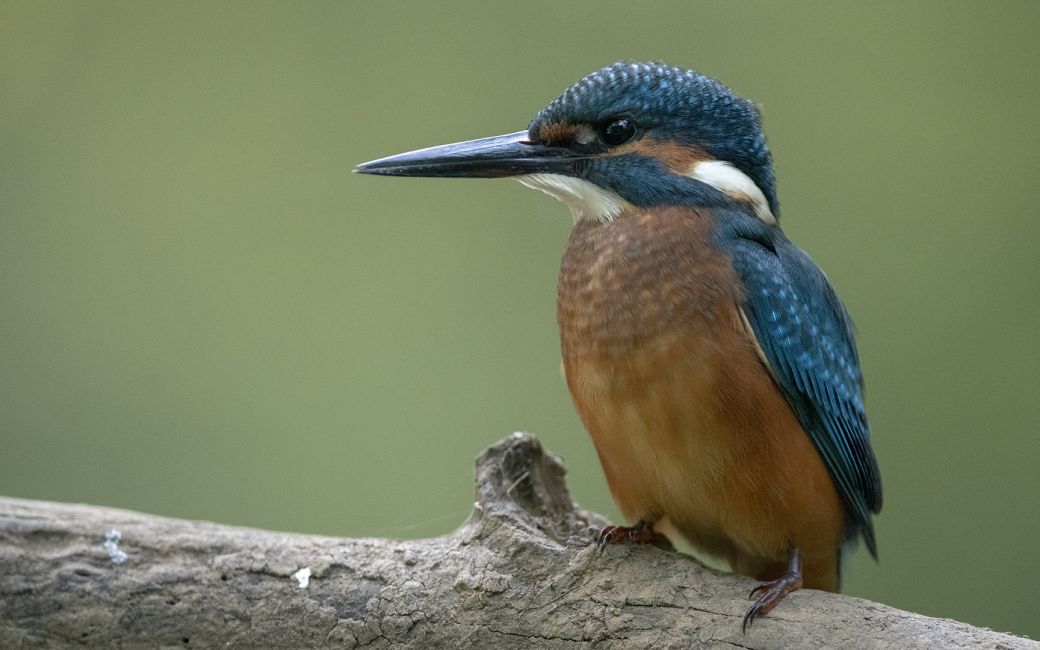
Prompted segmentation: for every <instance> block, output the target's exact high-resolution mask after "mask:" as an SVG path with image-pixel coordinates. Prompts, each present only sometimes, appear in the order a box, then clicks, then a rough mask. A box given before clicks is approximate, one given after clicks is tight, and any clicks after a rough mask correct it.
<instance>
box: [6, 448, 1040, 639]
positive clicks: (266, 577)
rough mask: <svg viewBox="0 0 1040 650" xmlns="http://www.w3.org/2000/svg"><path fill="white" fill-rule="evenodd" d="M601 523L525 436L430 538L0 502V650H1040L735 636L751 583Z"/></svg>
mask: <svg viewBox="0 0 1040 650" xmlns="http://www.w3.org/2000/svg"><path fill="white" fill-rule="evenodd" d="M604 524H605V522H604V520H603V519H602V517H600V516H598V515H595V514H593V513H589V512H586V511H584V510H581V509H580V508H579V507H577V506H576V505H575V504H574V503H573V502H572V501H571V498H570V495H569V494H568V491H567V488H566V485H565V483H564V467H563V464H562V463H561V462H560V460H559V459H558V458H556V457H555V456H553V455H552V454H550V453H548V452H545V451H543V449H542V447H541V445H540V444H539V442H538V441H537V439H535V438H534V437H533V436H531V435H528V434H514V435H512V436H510V437H508V438H506V439H504V440H502V441H501V442H499V443H497V444H495V445H493V446H492V447H490V448H488V449H487V450H486V451H485V452H484V453H483V454H481V456H480V458H479V459H478V460H477V482H476V503H475V504H474V507H473V512H472V514H471V515H470V517H469V519H468V520H467V521H465V522H464V523H463V524H462V525H461V526H460V527H459V528H458V530H456V531H455V532H454V533H452V534H450V535H447V536H445V537H438V538H434V539H425V540H417V541H397V540H388V539H341V538H332V537H319V536H313V535H299V534H291V533H279V532H271V531H264V530H255V529H249V528H239V527H233V526H224V525H219V524H213V523H207V522H197V521H184V520H178V519H169V518H165V517H156V516H152V515H147V514H140V513H135V512H128V511H125V510H116V509H112V508H101V507H94V506H85V505H68V504H61V503H49V502H42V501H28V500H22V499H11V498H0V647H2V648H17V647H54V646H65V645H88V646H104V647H116V646H123V647H167V648H173V647H178V648H192V647H203V648H209V647H217V646H220V647H241V648H251V647H267V648H271V647H275V648H278V647H285V648H290V647H291V648H305V647H345V648H360V647H366V648H459V647H471V648H550V649H552V648H560V649H564V648H566V649H574V648H690V647H719V648H722V647H725V648H732V647H737V648H778V647H800V648H808V647H812V648H900V649H902V648H913V647H929V648H994V649H1002V650H1009V649H1012V648H1015V649H1017V648H1033V649H1037V648H1040V644H1038V643H1036V642H1034V641H1031V640H1029V639H1025V638H1020V637H1015V636H1010V635H1007V634H1000V633H997V632H993V631H990V630H987V629H980V628H977V627H973V626H971V625H967V624H964V623H958V622H956V621H951V620H946V619H936V618H929V617H926V616H921V615H919V614H913V613H910V612H905V611H900V610H897V609H893V608H891V607H887V606H885V605H882V604H879V603H873V602H869V601H866V600H862V599H859V598H851V597H848V596H842V595H837V594H828V593H823V592H818V591H811V590H805V591H799V592H796V593H794V594H792V595H791V596H789V597H788V598H787V599H786V600H785V601H784V602H783V604H782V605H781V606H780V607H779V608H777V609H776V610H774V612H773V613H771V614H770V615H769V616H767V617H765V618H763V619H760V620H759V621H757V622H756V623H755V624H754V626H753V627H752V628H751V629H750V630H749V631H748V633H747V634H743V633H742V632H741V628H740V622H741V617H742V616H743V615H744V612H745V611H746V609H747V607H748V606H749V601H748V599H747V598H748V592H749V591H750V590H751V588H752V587H753V586H754V584H755V583H754V582H753V581H751V580H749V579H747V578H743V577H739V576H733V575H728V574H723V573H719V572H716V571H713V570H711V569H709V568H707V567H705V566H703V565H702V564H700V563H699V562H697V561H696V560H695V559H693V558H691V557H689V556H686V555H683V554H680V553H677V552H674V551H666V550H661V549H658V548H653V547H631V546H612V547H609V548H607V549H606V550H605V552H602V553H601V552H599V551H598V550H597V548H596V546H595V545H594V544H593V539H594V535H595V533H596V532H597V531H598V530H599V528H600V527H602V526H603V525H604Z"/></svg>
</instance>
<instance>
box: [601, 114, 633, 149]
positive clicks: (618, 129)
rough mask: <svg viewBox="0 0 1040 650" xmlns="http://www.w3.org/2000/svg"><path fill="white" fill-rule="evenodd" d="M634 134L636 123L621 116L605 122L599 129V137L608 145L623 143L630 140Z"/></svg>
mask: <svg viewBox="0 0 1040 650" xmlns="http://www.w3.org/2000/svg"><path fill="white" fill-rule="evenodd" d="M635 134H636V123H635V122H633V121H632V120H628V119H625V118H623V117H622V118H619V119H616V120H614V121H613V122H607V123H606V124H604V125H603V126H601V127H600V129H599V137H600V138H601V139H602V140H603V142H604V143H605V144H606V145H607V146H609V147H616V146H618V145H619V144H624V143H626V142H628V141H629V140H631V139H632V137H633V136H635Z"/></svg>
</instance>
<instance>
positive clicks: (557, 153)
mask: <svg viewBox="0 0 1040 650" xmlns="http://www.w3.org/2000/svg"><path fill="white" fill-rule="evenodd" d="M579 159H580V157H578V156H576V155H575V154H574V152H573V151H571V150H569V149H566V148H563V147H547V146H545V145H541V144H537V143H533V142H530V141H528V139H527V131H517V132H516V133H509V134H507V135H496V136H494V137H492V138H481V139H479V140H469V141H467V142H456V143H455V144H445V145H441V146H439V147H430V148H428V149H419V150H417V151H409V152H408V153H402V154H397V155H396V156H389V157H387V158H380V159H379V160H373V161H371V162H367V163H361V164H360V165H358V166H357V168H355V169H354V171H355V172H358V173H361V174H376V175H379V176H436V177H469V178H502V177H504V176H521V175H525V174H544V173H556V174H568V173H569V172H572V171H573V169H574V163H575V162H576V161H577V160H579Z"/></svg>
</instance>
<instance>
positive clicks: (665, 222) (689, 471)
mask: <svg viewBox="0 0 1040 650" xmlns="http://www.w3.org/2000/svg"><path fill="white" fill-rule="evenodd" d="M356 171H357V172H361V173H365V174H376V175H383V176H426V177H476V178H502V177H511V178H515V179H516V180H518V181H520V182H521V183H523V184H524V185H526V186H528V187H531V188H535V189H538V190H541V191H542V192H545V193H546V194H549V195H551V196H553V197H555V198H557V199H559V200H560V201H561V202H563V203H564V204H565V205H566V206H567V207H568V208H569V209H570V212H571V216H572V217H573V221H574V225H573V229H572V230H571V234H570V238H569V240H568V242H567V245H566V250H565V252H564V254H563V259H562V262H561V265H560V276H559V281H558V284H557V303H556V307H557V320H558V324H559V329H560V343H561V352H562V356H563V367H564V373H565V375H566V382H567V386H568V388H569V390H570V393H571V396H572V398H573V401H574V405H575V407H576V409H577V411H578V414H579V415H580V417H581V420H582V423H583V424H584V426H585V428H586V429H587V431H588V433H589V434H590V436H591V438H592V441H593V443H594V445H595V448H596V452H597V454H598V456H599V459H600V463H601V465H602V467H603V471H604V473H605V475H606V479H607V483H608V485H609V487H610V491H611V494H612V496H613V498H614V501H615V502H616V503H617V505H618V508H619V509H620V511H621V513H622V514H623V515H624V517H625V518H626V519H627V520H628V522H630V524H631V525H628V526H610V527H607V528H606V529H604V530H603V531H602V533H601V534H600V538H599V539H600V543H601V544H611V543H660V542H662V541H663V540H666V539H670V538H671V539H674V538H676V537H678V538H682V539H684V540H686V541H687V542H688V543H689V544H690V545H691V546H692V547H693V548H694V549H696V550H698V551H700V552H702V553H705V554H707V555H710V556H713V557H716V558H719V559H721V560H724V561H726V562H728V563H729V565H730V567H731V568H732V570H733V571H734V572H736V573H739V574H742V575H746V576H750V577H753V578H756V579H758V580H760V581H762V584H760V585H759V586H758V587H756V588H755V589H754V590H753V591H752V592H751V595H750V598H752V599H755V601H754V604H753V605H752V606H751V607H750V609H748V610H747V612H746V613H745V615H744V618H743V626H742V628H743V629H744V631H745V632H746V630H747V628H748V626H749V625H751V624H752V623H753V622H754V621H755V619H756V618H757V617H761V616H764V615H765V614H767V613H768V612H769V611H771V610H772V609H773V608H774V607H776V605H777V604H779V603H780V601H781V600H782V599H783V598H784V597H785V596H786V595H787V594H788V593H790V592H792V591H794V590H797V589H799V588H802V587H806V588H813V589H822V590H827V591H838V589H839V587H840V578H841V562H842V558H843V556H845V555H846V551H847V550H849V549H850V548H851V547H852V546H854V545H855V543H856V542H857V541H858V540H859V539H860V538H862V539H863V541H864V542H865V544H866V547H867V549H868V550H869V552H870V554H871V555H872V556H873V557H874V558H875V559H876V558H877V545H876V542H875V536H874V525H873V519H872V516H873V515H874V514H876V513H878V512H880V510H881V478H880V473H879V470H878V464H877V460H876V458H875V456H874V452H873V449H872V448H871V442H870V428H869V426H868V424H867V417H866V412H865V408H864V403H863V376H862V372H861V370H860V362H859V355H858V353H857V351H856V344H855V340H854V335H853V325H852V321H851V319H850V317H849V315H848V313H847V312H846V310H845V307H844V306H843V305H842V302H841V300H840V299H839V298H838V295H837V294H836V293H835V290H834V288H833V287H832V286H831V284H830V282H829V281H828V279H827V277H826V276H825V275H824V273H823V271H821V270H820V268H819V267H818V266H817V265H816V264H815V263H814V262H813V261H812V259H810V257H809V256H808V255H807V254H806V253H805V252H804V251H802V250H801V249H800V248H798V247H797V246H795V245H794V244H793V243H792V242H791V241H790V240H789V239H788V238H787V237H786V236H785V234H784V232H783V231H782V230H781V229H780V224H779V221H778V219H779V216H780V205H779V202H778V200H777V193H776V182H775V177H774V172H773V162H772V157H771V155H770V152H769V148H768V146H767V144H766V138H765V135H764V134H763V131H762V127H761V118H760V114H759V111H758V109H757V108H756V106H755V105H754V104H753V103H752V102H750V101H748V100H746V99H744V98H742V97H740V96H738V95H737V94H736V93H734V92H733V91H732V90H730V89H729V88H727V87H726V86H724V85H723V84H722V83H720V82H719V81H717V80H715V79H713V78H711V77H708V76H705V75H702V74H699V73H697V72H694V71H692V70H684V69H681V68H676V67H672V66H668V65H664V64H662V63H640V62H634V61H620V62H617V63H614V64H613V65H610V66H607V67H605V68H603V69H601V70H598V71H596V72H593V73H591V74H589V75H587V76H585V77H584V78H582V79H581V80H579V81H578V82H577V83H575V84H574V85H572V86H570V87H569V88H567V89H566V90H565V91H564V92H563V94H561V95H560V96H559V97H557V98H556V99H554V100H552V101H551V102H550V103H549V104H548V105H547V106H545V108H543V109H542V110H541V111H540V112H538V114H537V115H535V117H534V119H533V120H532V121H531V123H530V125H529V126H528V128H527V130H524V131H518V132H516V133H510V134H508V135H500V136H495V137H490V138H482V139H478V140H470V141H467V142H460V143H455V144H448V145H442V146H436V147H431V148H427V149H420V150H417V151H411V152H408V153H403V154H399V155H396V156H390V157H387V158H381V159H379V160H374V161H372V162H367V163H364V164H361V165H359V166H358V167H357V168H356Z"/></svg>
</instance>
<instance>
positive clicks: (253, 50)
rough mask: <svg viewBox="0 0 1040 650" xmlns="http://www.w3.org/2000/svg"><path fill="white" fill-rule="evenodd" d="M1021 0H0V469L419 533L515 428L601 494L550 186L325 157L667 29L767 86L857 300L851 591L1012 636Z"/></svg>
mask: <svg viewBox="0 0 1040 650" xmlns="http://www.w3.org/2000/svg"><path fill="white" fill-rule="evenodd" d="M1038 35H1040V4H1038V3H1035V2H1021V3H1014V2H1001V3H950V2H933V3H926V2H915V3H907V4H904V3H888V4H874V3H864V4H858V3H832V2H798V3H791V2H780V3H778V2H746V3H729V2H712V3H696V4H695V3H690V2H678V3H670V4H645V5H644V4H636V5H633V4H632V3H627V2H606V3H605V2H596V3H590V4H577V3H561V2H524V3H510V4H505V3H503V4H501V5H499V6H489V5H488V4H487V3H484V2H473V3H466V4H439V3H413V4H398V3H368V2H358V3H342V2H334V3H318V2H308V3H289V2H285V3H263V2H238V3H235V2H222V3H209V2H178V3H172V2H171V3H152V2H118V3H113V2H83V3H78V2H77V3H72V2H11V1H10V0H3V1H2V2H0V494H5V495H11V496H20V497H31V498H39V499H57V500H62V501H78V502H89V503H95V504H104V505H111V506H120V507H125V508H133V509H139V510H144V511H149V512H154V513H160V514H164V515H172V516H178V517H188V518H198V519H211V520H216V521H221V522H227V523H234V524H243V525H249V526H259V527H265V528H274V529H287V530H295V531H304V532H312V533H323V534H331V535H350V536H389V537H422V536H430V535H437V534H442V533H446V532H448V531H450V530H452V529H453V528H454V527H455V526H456V525H457V524H459V523H460V522H461V521H462V520H463V519H464V518H465V517H466V515H467V513H468V511H469V507H470V503H471V501H472V485H471V475H472V460H473V458H474V456H475V455H476V454H477V453H478V452H479V451H480V450H481V448H483V447H484V446H485V445H487V444H489V443H491V442H494V441H495V440H497V439H499V438H501V437H502V436H504V435H506V434H508V433H510V432H511V431H514V430H521V429H522V430H529V431H532V432H535V433H537V434H538V435H539V436H540V437H541V438H542V440H543V441H544V442H545V444H546V445H547V446H548V447H549V448H551V449H552V450H554V451H556V452H557V453H559V454H561V455H562V456H563V457H564V458H565V459H566V461H567V462H568V465H569V468H570V485H571V488H572V490H573V492H574V495H575V497H576V499H577V500H578V501H580V502H581V503H582V504H583V505H584V506H586V507H589V508H592V509H595V510H597V511H600V512H603V513H605V514H607V515H608V516H611V517H614V518H617V513H616V511H615V509H614V507H613V505H612V503H611V500H610V497H609V494H608V492H607V489H606V486H605V483H604V481H603V479H602V476H601V473H600V469H599V467H598V463H597V460H596V458H595V454H594V451H593V448H592V446H591V444H590V442H589V441H588V439H587V437H586V434H585V433H584V432H583V430H582V428H581V425H580V423H579V422H578V420H577V418H576V417H575V415H574V413H573V412H572V408H571V404H570V401H569V397H568V395H567V392H566V389H565V387H564V385H563V382H562V380H561V377H560V372H559V348H558V345H559V343H558V340H557V333H556V324H555V315H554V308H555V304H554V302H555V293H554V287H555V277H556V272H557V268H558V262H559V257H560V254H561V252H562V249H563V245H564V242H565V239H566V237H567V233H568V229H569V225H570V216H569V214H568V213H567V211H566V209H565V208H564V207H563V206H561V205H559V204H557V203H556V202H555V201H553V200H551V199H550V198H548V197H546V196H544V195H542V194H540V193H536V192H531V191H530V190H526V189H524V188H522V187H521V186H520V185H519V184H516V183H513V182H509V181H433V180H398V179H382V178H372V177H363V176H359V175H353V174H351V173H349V172H350V169H351V167H352V166H353V165H354V164H356V163H358V162H361V161H365V160H369V159H372V158H376V157H380V156H383V155H388V154H391V153H396V152H399V151H404V150H408V149H412V148H417V147H423V146H429V145H434V144H439V143H444V142H451V141H457V140H462V139H468V138H473V137H478V136H484V135H492V134H498V133H504V132H509V131H515V130H518V129H521V128H524V127H526V125H527V123H528V121H529V119H530V118H531V116H533V115H534V113H535V112H536V111H537V110H538V109H539V108H540V107H541V106H542V105H543V104H545V103H546V102H548V101H549V100H550V99H552V98H553V97H555V96H556V95H557V94H558V93H559V92H560V91H561V90H562V89H563V88H564V87H566V86H567V85H569V84H570V83H572V82H573V81H575V80H577V79H578V78H579V77H580V76H582V75H584V74H585V73H587V72H590V71H592V70H594V69H596V68H598V67H601V66H603V65H606V64H608V63H610V62H612V61H614V60H616V59H620V58H637V59H662V60H665V61H667V62H670V63H673V64H676V65H680V66H685V67H695V68H697V69H698V70H700V71H703V72H706V73H708V74H711V75H713V76H716V77H719V78H721V79H722V80H724V81H725V82H726V83H727V84H729V85H730V86H731V87H733V88H734V89H736V90H737V91H738V92H740V93H741V94H744V95H745V96H748V97H751V98H753V99H754V100H756V101H757V102H759V103H760V105H761V106H762V109H763V111H764V114H765V125H766V129H767V133H768V135H769V138H770V142H771V144H772V147H773V151H774V155H775V159H776V166H777V173H778V178H779V189H780V199H781V202H782V204H783V217H784V219H783V224H784V226H785V229H786V231H787V232H788V234H789V235H790V236H791V237H792V239H794V240H795V241H796V242H798V243H799V244H800V245H802V246H803V247H804V248H806V249H807V250H808V251H810V253H811V254H812V255H813V256H814V257H815V259H816V260H817V261H818V262H819V263H820V264H821V266H822V267H823V268H824V269H826V271H827V272H828V274H829V275H830V277H831V279H832V281H833V282H834V284H835V285H836V286H837V287H838V289H839V291H840V293H841V295H842V296H843V298H844V300H845V301H846V303H847V304H848V306H849V308H850V310H851V311H852V313H853V315H854V317H855V318H856V320H857V323H858V326H859V332H860V350H861V353H862V356H863V362H864V365H865V371H866V376H867V382H868V394H867V397H868V407H869V411H870V415H871V418H872V423H873V428H874V444H875V448H876V450H877V454H878V457H879V458H880V462H881V467H882V472H883V476H884V480H885V498H886V501H885V509H884V511H883V513H882V514H881V516H880V518H879V519H878V522H877V527H878V539H879V543H880V554H881V562H880V564H878V565H875V564H874V563H873V562H872V561H870V560H869V558H868V557H867V556H866V554H865V552H863V551H860V552H859V553H858V554H857V555H856V556H855V558H854V559H853V561H852V563H851V566H850V567H849V569H848V571H847V580H846V591H847V592H849V593H852V594H856V595H860V596H864V597H867V598H871V599H876V600H880V601H883V602H885V603H889V604H891V605H894V606H897V607H902V608H907V609H911V610H914V611H919V612H923V613H926V614H931V615H938V616H949V617H953V618H958V619H962V620H966V621H970V622H972V623H975V624H981V625H988V626H992V627H994V628H997V629H999V630H1005V631H1012V632H1017V633H1024V634H1030V635H1032V636H1034V637H1040V608H1038V606H1037V604H1036V603H1037V600H1036V585H1037V581H1038V579H1040V553H1038V552H1037V548H1038V546H1040V435H1038V434H1040V335H1038V331H1037V330H1038V326H1040V300H1038V298H1040V262H1038V260H1037V249H1038V244H1040V215H1038V213H1037V208H1036V205H1037V196H1036V190H1037V188H1038V172H1040V164H1038V163H1040V155H1038V151H1040V137H1038V133H1040V129H1038V126H1037V115H1038V112H1037V105H1038V102H1040V92H1038V90H1040V82H1038V77H1037V74H1036V71H1037V62H1038V61H1040V38H1038Z"/></svg>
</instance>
